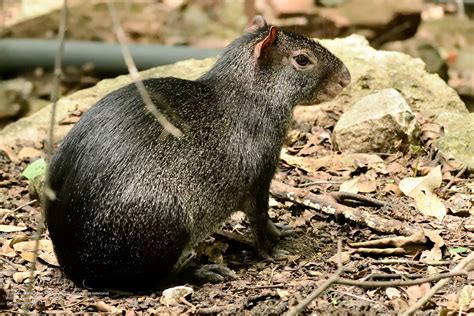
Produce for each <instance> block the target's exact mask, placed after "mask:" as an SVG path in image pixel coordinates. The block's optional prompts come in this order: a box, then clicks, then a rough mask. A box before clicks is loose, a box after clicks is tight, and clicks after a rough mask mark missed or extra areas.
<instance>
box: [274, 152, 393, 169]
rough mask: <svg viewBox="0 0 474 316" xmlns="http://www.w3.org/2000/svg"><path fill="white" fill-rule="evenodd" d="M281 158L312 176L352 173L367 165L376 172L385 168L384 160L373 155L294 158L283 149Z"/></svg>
mask: <svg viewBox="0 0 474 316" xmlns="http://www.w3.org/2000/svg"><path fill="white" fill-rule="evenodd" d="M280 158H281V159H282V160H284V161H285V162H286V163H287V164H289V165H292V166H295V167H298V168H300V169H303V170H305V171H306V172H308V173H310V174H312V175H314V174H316V172H317V171H318V170H321V169H326V170H332V171H347V170H349V171H352V170H355V169H357V168H358V167H359V166H361V165H366V166H367V167H368V168H369V169H370V168H374V169H376V170H377V169H379V170H383V169H384V168H385V163H384V161H383V159H382V158H380V157H379V156H377V155H373V154H343V155H331V156H326V157H322V158H314V157H298V156H293V155H290V154H288V153H287V150H285V149H283V150H282V151H281V154H280Z"/></svg>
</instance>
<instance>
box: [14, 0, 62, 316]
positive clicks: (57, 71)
mask: <svg viewBox="0 0 474 316" xmlns="http://www.w3.org/2000/svg"><path fill="white" fill-rule="evenodd" d="M67 17H68V7H67V0H63V8H62V10H61V19H60V22H59V31H58V37H57V38H58V44H59V45H58V52H57V54H56V58H55V61H54V78H53V87H52V90H51V102H52V103H53V105H52V108H51V120H50V125H49V135H48V142H47V147H46V149H47V152H46V154H47V161H48V163H49V162H50V161H51V157H52V155H53V149H54V121H55V118H56V105H57V102H58V97H59V83H60V81H61V76H62V71H61V66H62V63H63V56H64V39H65V37H66V28H67ZM48 198H49V199H54V198H55V197H54V192H53V191H52V190H51V187H50V179H49V176H48V172H46V177H45V182H44V186H43V198H42V201H41V204H42V205H41V206H42V209H43V210H44V209H45V207H44V206H45V201H46V199H48ZM44 230H45V226H44V218H43V212H41V214H40V219H39V223H38V226H37V227H36V232H35V235H34V237H33V240H35V244H34V247H33V260H32V261H31V263H30V267H29V272H30V275H29V277H28V279H27V280H28V283H27V286H26V293H25V296H24V302H23V305H22V314H27V313H28V312H29V309H30V306H31V295H32V294H33V293H32V292H33V285H34V283H35V271H36V262H37V261H38V248H39V241H40V238H41V236H42V235H43V233H44Z"/></svg>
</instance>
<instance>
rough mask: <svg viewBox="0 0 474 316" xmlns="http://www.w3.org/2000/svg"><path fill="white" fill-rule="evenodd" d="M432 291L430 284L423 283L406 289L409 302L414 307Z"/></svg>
mask: <svg viewBox="0 0 474 316" xmlns="http://www.w3.org/2000/svg"><path fill="white" fill-rule="evenodd" d="M429 290H430V284H429V283H423V284H420V285H413V286H410V287H408V288H407V289H406V292H407V295H408V300H409V302H410V305H413V304H415V303H416V301H418V299H420V298H422V297H423V296H424V295H425V294H426V293H428V291H429Z"/></svg>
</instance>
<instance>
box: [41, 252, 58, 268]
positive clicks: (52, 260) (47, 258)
mask: <svg viewBox="0 0 474 316" xmlns="http://www.w3.org/2000/svg"><path fill="white" fill-rule="evenodd" d="M38 257H39V258H40V259H41V260H43V261H44V262H46V263H47V264H49V265H52V266H55V267H59V263H58V259H57V258H56V255H55V254H54V252H41V253H40V254H38Z"/></svg>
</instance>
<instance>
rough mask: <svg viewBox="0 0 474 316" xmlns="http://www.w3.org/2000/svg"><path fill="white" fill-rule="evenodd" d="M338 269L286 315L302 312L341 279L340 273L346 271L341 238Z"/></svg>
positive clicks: (292, 315) (290, 315)
mask: <svg viewBox="0 0 474 316" xmlns="http://www.w3.org/2000/svg"><path fill="white" fill-rule="evenodd" d="M337 266H338V268H337V271H336V272H335V273H334V274H333V275H332V276H331V277H330V278H329V279H327V280H326V282H324V283H323V284H321V285H320V286H319V287H318V288H317V289H316V290H314V291H313V292H312V293H311V294H310V295H308V296H307V297H306V298H305V299H304V300H303V301H302V302H301V303H299V304H298V305H296V306H295V307H292V308H290V310H289V311H288V312H287V313H286V314H285V315H286V316H294V315H298V314H299V313H301V312H302V311H303V310H304V309H305V308H306V306H308V305H309V304H310V303H311V302H312V301H313V300H314V299H315V298H316V297H318V296H319V295H321V293H323V292H324V291H325V290H326V289H327V288H328V287H330V286H331V285H332V284H333V283H334V282H336V280H337V279H339V277H340V275H341V274H342V273H343V272H344V266H343V265H342V241H341V239H339V240H338V241H337Z"/></svg>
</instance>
